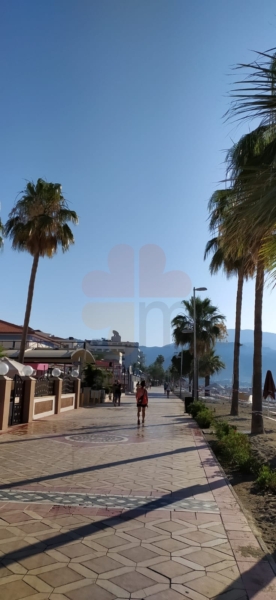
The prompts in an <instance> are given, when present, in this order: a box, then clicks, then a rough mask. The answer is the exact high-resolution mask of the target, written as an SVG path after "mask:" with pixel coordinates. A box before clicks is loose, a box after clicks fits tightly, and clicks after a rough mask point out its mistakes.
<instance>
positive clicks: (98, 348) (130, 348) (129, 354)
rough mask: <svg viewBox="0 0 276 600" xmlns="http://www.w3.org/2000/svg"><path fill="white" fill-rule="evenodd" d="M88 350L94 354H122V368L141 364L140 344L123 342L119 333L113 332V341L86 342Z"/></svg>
mask: <svg viewBox="0 0 276 600" xmlns="http://www.w3.org/2000/svg"><path fill="white" fill-rule="evenodd" d="M86 345H87V349H88V350H89V351H90V352H94V353H100V352H103V353H106V352H112V350H113V351H114V350H115V351H117V352H120V353H122V366H123V367H125V369H128V367H130V366H131V365H132V364H133V363H139V362H140V349H139V342H122V341H121V336H120V335H119V333H118V332H117V331H113V336H112V338H111V340H105V339H101V340H90V341H88V340H87V342H86Z"/></svg>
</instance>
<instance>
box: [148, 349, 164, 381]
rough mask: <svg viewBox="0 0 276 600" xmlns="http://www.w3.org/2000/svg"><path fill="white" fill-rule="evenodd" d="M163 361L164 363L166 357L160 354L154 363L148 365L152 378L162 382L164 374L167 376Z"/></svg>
mask: <svg viewBox="0 0 276 600" xmlns="http://www.w3.org/2000/svg"><path fill="white" fill-rule="evenodd" d="M163 363H164V357H163V356H161V354H159V356H157V358H156V360H155V361H154V363H152V364H151V365H149V366H148V367H147V373H148V375H149V376H150V377H151V379H154V380H157V381H160V382H161V381H163V379H164V376H165V371H164V368H163Z"/></svg>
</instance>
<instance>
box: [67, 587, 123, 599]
mask: <svg viewBox="0 0 276 600" xmlns="http://www.w3.org/2000/svg"><path fill="white" fill-rule="evenodd" d="M66 596H67V598H70V600H115V598H116V596H114V594H111V593H110V592H108V591H107V590H104V589H103V588H101V587H100V586H98V585H96V584H95V583H92V584H91V585H87V586H85V587H82V588H80V589H77V590H73V591H71V592H70V591H69V592H66ZM56 600H59V599H58V598H57V599H56Z"/></svg>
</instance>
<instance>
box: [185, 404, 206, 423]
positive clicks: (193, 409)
mask: <svg viewBox="0 0 276 600" xmlns="http://www.w3.org/2000/svg"><path fill="white" fill-rule="evenodd" d="M187 408H188V412H189V413H190V415H192V417H193V419H195V418H196V416H197V413H199V412H200V411H202V410H204V409H206V406H205V404H203V402H200V400H195V401H194V402H192V403H191V404H190V405H189V406H188V407H187Z"/></svg>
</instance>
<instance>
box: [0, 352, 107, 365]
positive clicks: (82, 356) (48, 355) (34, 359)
mask: <svg viewBox="0 0 276 600" xmlns="http://www.w3.org/2000/svg"><path fill="white" fill-rule="evenodd" d="M5 354H6V356H7V357H8V358H12V359H13V360H16V359H17V358H18V354H19V350H5ZM78 362H82V363H83V364H85V363H89V364H91V363H93V364H94V363H95V359H94V356H93V354H91V352H89V350H84V349H83V348H77V349H76V350H66V349H62V350H54V349H48V348H36V349H35V350H34V349H27V350H26V352H25V358H24V363H25V364H31V365H34V368H36V369H37V364H38V363H47V364H58V365H60V364H62V365H72V364H75V363H78Z"/></svg>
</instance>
